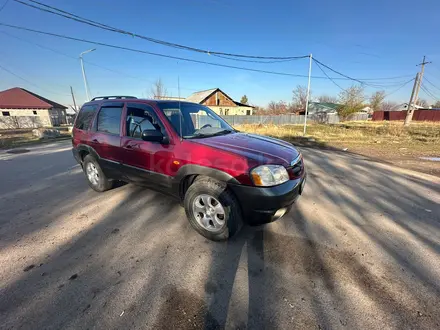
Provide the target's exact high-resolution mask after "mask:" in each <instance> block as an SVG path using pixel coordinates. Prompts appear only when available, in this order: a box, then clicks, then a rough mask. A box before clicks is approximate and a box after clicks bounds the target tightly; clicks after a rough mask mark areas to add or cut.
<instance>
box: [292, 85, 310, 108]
mask: <svg viewBox="0 0 440 330" xmlns="http://www.w3.org/2000/svg"><path fill="white" fill-rule="evenodd" d="M311 95H312V93H311V92H310V95H309V99H310V98H311ZM292 101H293V103H292V107H293V109H294V110H305V108H306V102H307V87H305V86H301V85H298V86H296V88H295V89H294V90H293V100H292Z"/></svg>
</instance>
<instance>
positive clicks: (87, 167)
mask: <svg viewBox="0 0 440 330" xmlns="http://www.w3.org/2000/svg"><path fill="white" fill-rule="evenodd" d="M83 169H84V174H85V175H86V178H87V182H88V183H89V186H90V187H91V188H92V189H93V190H95V191H98V192H103V191H106V190H109V189H111V188H112V187H113V181H111V180H109V179H107V177H106V176H105V174H104V172H103V171H102V169H101V167H100V166H99V164H98V162H97V161H96V159H95V158H94V157H93V156H91V155H87V156H86V157H85V158H84V162H83Z"/></svg>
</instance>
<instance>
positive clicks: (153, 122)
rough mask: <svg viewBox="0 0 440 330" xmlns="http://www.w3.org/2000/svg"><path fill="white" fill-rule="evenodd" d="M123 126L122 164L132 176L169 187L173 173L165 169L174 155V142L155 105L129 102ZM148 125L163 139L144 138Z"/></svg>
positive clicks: (144, 182) (165, 188)
mask: <svg viewBox="0 0 440 330" xmlns="http://www.w3.org/2000/svg"><path fill="white" fill-rule="evenodd" d="M124 126H125V129H124V134H123V136H122V139H121V146H122V152H123V161H122V164H123V166H124V171H126V173H127V175H128V176H129V179H130V180H131V181H134V182H137V183H140V184H143V185H147V186H150V187H153V188H156V189H158V190H167V189H169V188H170V185H171V177H170V176H168V175H166V174H165V173H167V171H166V168H167V166H170V164H169V162H170V161H171V160H172V159H173V150H174V145H173V144H172V143H170V140H169V136H168V134H167V132H166V129H165V127H164V125H163V124H162V122H161V121H160V119H159V118H158V116H157V115H156V113H155V111H154V109H153V108H152V107H151V106H149V105H148V104H145V103H135V102H133V103H130V102H127V104H126V116H125V118H124ZM146 129H150V130H151V129H152V130H159V131H160V132H161V133H162V134H163V135H164V141H162V142H151V141H144V140H142V132H143V131H144V130H146Z"/></svg>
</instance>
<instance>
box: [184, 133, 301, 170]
mask: <svg viewBox="0 0 440 330" xmlns="http://www.w3.org/2000/svg"><path fill="white" fill-rule="evenodd" d="M191 141H192V142H196V143H200V144H204V145H207V146H210V147H214V148H217V149H221V150H225V151H229V152H232V153H235V154H238V155H240V156H244V157H246V158H248V159H249V160H252V161H253V162H255V163H256V164H257V165H259V164H279V165H284V166H289V165H290V163H291V161H292V160H294V159H295V158H296V157H297V156H298V155H299V153H298V151H297V150H296V149H295V148H294V147H293V145H292V144H290V143H288V142H285V141H282V140H278V139H274V138H270V137H267V136H262V135H257V134H248V133H233V134H227V135H219V136H213V137H209V138H201V139H192V140H191Z"/></svg>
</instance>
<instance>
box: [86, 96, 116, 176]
mask: <svg viewBox="0 0 440 330" xmlns="http://www.w3.org/2000/svg"><path fill="white" fill-rule="evenodd" d="M123 109H124V103H123V102H111V101H109V102H104V103H102V104H101V108H100V109H99V111H98V114H97V116H96V118H95V122H94V127H93V129H92V131H91V136H90V146H91V147H92V148H93V149H95V151H96V152H97V154H98V155H99V163H100V165H101V167H102V168H103V170H104V172H105V173H106V174H107V175H108V176H110V177H112V178H119V177H121V167H122V165H121V160H122V150H121V128H122V112H123Z"/></svg>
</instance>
